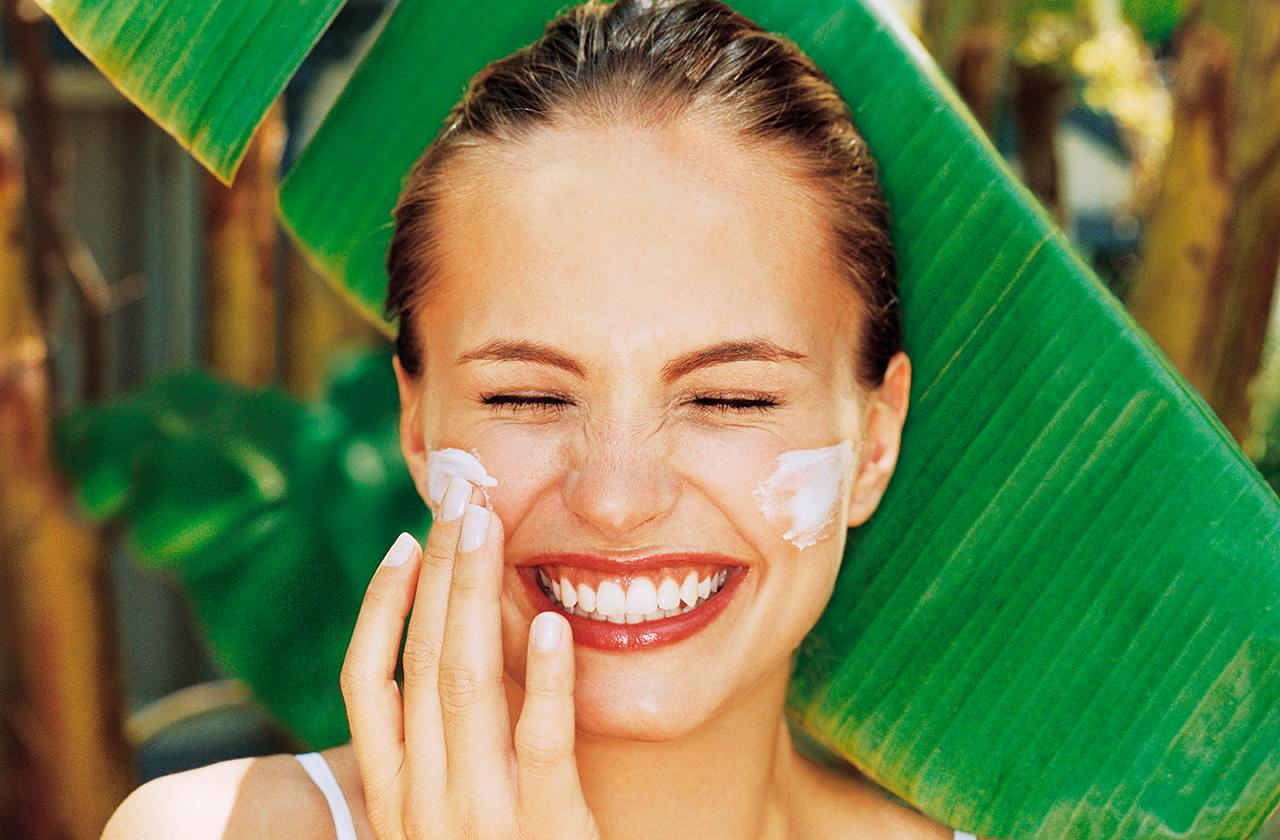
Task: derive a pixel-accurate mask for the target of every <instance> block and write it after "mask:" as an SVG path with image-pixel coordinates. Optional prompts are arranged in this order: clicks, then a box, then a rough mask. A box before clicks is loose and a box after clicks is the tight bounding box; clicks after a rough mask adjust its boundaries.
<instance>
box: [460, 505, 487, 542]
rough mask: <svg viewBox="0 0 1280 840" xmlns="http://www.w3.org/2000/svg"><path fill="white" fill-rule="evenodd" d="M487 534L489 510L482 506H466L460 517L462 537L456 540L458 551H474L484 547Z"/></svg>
mask: <svg viewBox="0 0 1280 840" xmlns="http://www.w3.org/2000/svg"><path fill="white" fill-rule="evenodd" d="M488 533H489V509H488V508H486V507H484V506H483V505H474V504H468V505H467V512H466V513H465V514H463V516H462V535H461V536H460V537H459V538H458V550H459V551H475V550H476V549H477V548H479V547H480V546H482V545H484V539H485V536H486V535H487V534H488Z"/></svg>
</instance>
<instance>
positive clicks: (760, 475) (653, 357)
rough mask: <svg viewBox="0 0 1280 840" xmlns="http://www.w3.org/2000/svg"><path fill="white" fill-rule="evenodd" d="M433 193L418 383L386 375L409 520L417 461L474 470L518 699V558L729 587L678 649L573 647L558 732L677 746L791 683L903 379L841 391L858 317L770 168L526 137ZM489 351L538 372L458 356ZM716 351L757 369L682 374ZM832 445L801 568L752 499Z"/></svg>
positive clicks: (587, 574) (692, 147)
mask: <svg viewBox="0 0 1280 840" xmlns="http://www.w3.org/2000/svg"><path fill="white" fill-rule="evenodd" d="M450 178H451V186H452V189H451V190H450V191H449V192H448V196H447V198H446V199H445V203H444V206H443V207H442V208H441V209H442V213H441V216H440V217H439V219H438V222H439V224H441V225H442V230H443V231H444V234H443V236H444V239H443V248H442V250H443V253H441V254H440V255H439V256H438V262H437V265H438V266H439V268H440V271H441V274H440V275H439V276H437V277H434V278H433V280H432V282H433V286H432V288H431V292H430V295H431V297H430V300H429V301H428V302H427V304H426V305H425V306H424V307H422V308H421V309H420V310H418V311H417V312H415V313H414V316H413V317H414V318H415V327H416V330H417V332H418V334H419V336H421V339H422V346H423V350H424V369H423V375H422V376H421V377H419V378H416V379H409V378H407V377H406V376H405V375H404V373H403V370H402V369H401V368H400V367H399V364H398V361H397V366H396V367H397V376H398V377H399V379H400V386H401V398H402V403H403V408H404V413H403V417H402V427H401V431H402V441H403V448H404V452H405V457H406V459H407V460H408V463H409V465H410V469H411V470H412V471H413V474H414V476H415V479H416V481H417V484H418V487H419V490H420V492H421V493H422V494H423V497H424V499H426V498H427V492H426V491H427V463H428V457H429V453H430V451H431V450H438V449H443V448H449V447H453V448H458V449H462V450H467V451H471V452H475V453H477V454H478V457H479V460H480V462H481V463H482V464H483V466H484V468H485V469H486V470H487V472H488V473H489V475H491V476H493V477H494V478H496V479H497V482H498V483H497V485H496V486H495V487H492V488H489V489H488V493H489V497H490V500H491V503H492V505H493V509H494V511H495V512H496V513H497V514H498V515H499V516H500V517H501V519H502V522H503V525H504V529H505V539H506V546H505V562H506V567H507V568H506V570H505V573H504V584H503V594H502V599H501V603H500V604H497V605H495V607H496V608H498V609H499V610H500V614H501V619H502V629H503V655H504V661H505V663H506V669H507V673H508V674H509V675H510V676H511V677H512V678H513V679H515V680H516V681H517V682H518V683H520V684H523V678H524V655H525V644H526V638H527V632H528V627H529V623H530V621H531V620H532V619H533V617H534V616H535V615H536V614H537V613H538V612H539V611H540V610H541V609H544V608H548V605H547V603H546V602H545V600H539V599H540V598H545V596H541V595H540V594H539V593H538V592H537V591H536V590H533V591H531V588H530V585H529V582H528V579H522V576H521V573H520V572H518V571H517V570H518V568H520V567H523V568H524V572H525V573H526V574H528V572H529V571H530V568H529V565H528V564H529V563H530V562H531V559H533V558H535V557H536V556H537V555H543V554H546V553H549V552H574V553H584V554H594V555H601V556H604V557H606V558H610V559H613V560H618V559H619V558H621V559H622V560H626V559H634V558H635V557H638V556H646V555H652V554H656V553H667V552H679V551H692V552H707V553H714V554H717V555H722V556H723V557H724V558H728V559H727V560H726V561H725V562H731V563H732V564H735V565H736V566H739V567H741V568H740V570H738V571H737V572H735V574H739V575H740V578H739V579H738V580H737V582H736V584H735V585H734V586H733V587H728V586H726V587H725V589H724V591H723V592H721V593H719V594H717V595H716V596H715V597H716V598H721V597H722V598H724V603H723V604H722V605H721V609H720V610H719V611H718V612H717V613H716V614H715V617H714V618H713V619H712V620H711V621H709V622H707V623H705V624H704V625H701V626H699V627H698V629H696V631H695V632H693V633H692V634H691V635H687V636H685V637H684V638H681V639H679V640H678V641H668V642H667V643H663V644H656V645H650V646H643V647H637V648H634V649H629V650H616V649H615V650H609V649H601V648H595V647H589V646H586V645H582V644H579V645H578V646H577V684H576V701H577V715H578V718H577V721H578V726H579V728H580V729H582V730H583V731H584V732H588V733H592V734H597V735H611V736H619V737H629V738H635V739H642V740H655V739H661V738H670V737H676V736H678V735H680V734H682V733H685V732H687V731H689V730H690V729H692V728H694V727H696V726H697V725H698V724H700V723H702V722H704V721H706V720H707V719H708V718H710V717H711V716H712V715H713V714H715V712H716V710H717V709H719V708H721V707H722V706H723V705H724V704H726V703H728V702H731V701H732V700H733V699H735V698H738V697H740V696H742V695H743V693H745V692H749V691H750V690H751V688H752V686H753V685H754V684H755V683H756V682H757V681H759V680H760V679H761V678H762V677H764V676H765V675H767V674H770V673H776V672H777V669H778V668H780V667H789V662H790V654H791V652H792V651H793V649H794V648H795V647H796V646H797V645H799V643H800V641H801V640H802V639H803V637H804V636H805V634H806V633H807V632H808V631H809V630H810V628H811V627H812V626H813V625H814V623H815V622H816V620H817V618H818V616H819V614H820V613H821V612H822V609H823V607H824V605H825V604H826V602H827V600H828V598H829V596H830V594H831V591H832V587H833V585H834V581H835V577H836V572H837V569H838V567H839V564H840V560H841V556H842V552H843V548H844V544H845V537H846V529H847V528H848V527H852V526H855V525H858V524H861V522H862V521H864V520H865V519H866V518H867V517H868V516H870V514H871V512H872V511H873V510H874V508H875V506H876V504H877V503H878V501H879V499H880V496H881V494H882V493H883V490H884V488H885V485H886V484H887V482H888V480H889V476H890V474H891V472H892V469H893V465H894V463H895V461H896V457H897V451H898V440H899V434H900V430H901V426H902V419H903V416H904V415H905V411H906V400H907V392H908V389H909V381H910V380H909V370H910V369H909V365H908V363H907V359H906V356H905V355H904V354H899V355H898V356H897V357H895V359H894V362H893V364H892V365H891V367H890V372H889V376H888V377H887V378H886V381H885V384H884V385H882V386H881V387H880V388H879V389H878V390H877V391H875V392H866V391H862V390H860V389H859V388H858V387H857V386H856V384H855V381H854V375H853V371H854V365H855V363H856V361H857V351H856V338H857V333H858V330H859V329H860V328H861V316H860V314H859V310H858V308H857V304H856V299H855V297H854V292H853V291H852V287H851V285H850V284H849V281H848V280H847V279H844V278H840V277H836V276H834V275H833V274H832V270H831V269H830V268H829V266H828V265H827V263H826V261H825V260H824V259H823V258H822V257H823V254H824V253H825V251H824V249H827V248H829V247H830V246H829V242H828V239H827V238H826V236H827V234H826V233H825V232H824V228H823V227H822V226H821V225H820V221H819V220H820V218H821V217H820V215H819V212H820V211H819V210H818V209H817V208H816V207H814V206H812V205H811V204H810V197H809V194H808V193H807V192H806V190H805V188H804V187H803V186H802V185H800V184H799V183H798V182H795V181H793V180H791V179H790V177H789V176H786V175H784V174H783V173H782V172H781V171H780V170H777V169H775V168H774V167H773V165H772V162H771V160H770V159H769V157H768V156H765V155H761V154H758V153H753V152H749V151H746V150H743V149H741V148H736V147H733V146H731V145H730V144H729V138H728V137H727V136H725V135H722V134H720V133H718V132H716V131H713V130H709V129H707V128H704V127H699V126H698V125H696V124H694V123H692V122H683V123H680V124H678V125H675V126H672V127H668V128H662V129H639V128H630V127H613V128H608V129H591V130H587V129H576V128H575V129H568V128H560V127H557V128H555V129H545V130H542V131H540V132H539V133H537V134H535V135H534V136H533V137H531V138H530V139H527V140H525V141H522V142H521V143H520V145H519V146H518V147H510V148H508V149H505V150H503V151H497V150H495V149H493V148H485V149H482V150H480V151H478V152H476V153H475V156H474V157H472V158H469V159H468V160H466V161H455V164H454V165H453V168H452V169H451V170H450ZM499 341H500V342H505V343H506V347H507V349H508V351H510V350H511V348H513V347H518V346H519V345H522V344H524V343H528V344H529V347H532V348H535V349H537V350H539V351H540V352H539V353H531V352H529V347H526V348H524V349H523V350H521V351H520V352H515V353H511V352H508V353H506V354H489V355H484V354H483V353H482V352H481V351H482V350H483V349H484V348H486V346H487V347H488V348H489V349H490V350H492V349H493V348H494V347H495V345H494V344H493V342H499ZM725 342H756V344H755V345H749V348H753V349H752V350H751V352H744V351H742V350H739V351H738V352H736V353H731V354H730V355H729V356H715V355H704V356H701V357H699V356H698V355H697V354H698V351H701V350H704V349H706V348H712V347H714V346H715V345H720V344H723V343H725ZM775 346H776V348H782V352H781V353H775V354H774V355H772V356H770V357H767V358H763V357H761V358H757V356H762V355H767V354H761V353H760V352H759V351H760V348H761V347H775ZM552 353H554V356H553V357H552V356H550V355H549V354H552ZM503 355H505V356H507V357H506V358H503V357H502V356H503ZM471 356H476V357H475V358H469V357H471ZM552 359H554V360H558V361H559V364H555V363H550V361H551V360H552ZM673 363H674V364H673ZM516 398H525V399H530V400H534V401H535V403H534V404H533V405H525V406H520V405H516V404H514V403H513V401H514V400H515V399H516ZM715 400H730V401H733V400H738V401H743V400H762V401H765V402H769V401H772V402H774V403H776V405H772V406H766V407H763V408H761V407H759V406H756V407H747V408H745V409H743V410H735V409H734V408H731V407H730V408H727V409H726V408H725V407H724V405H725V404H724V403H721V404H719V407H717V404H716V403H715ZM741 404H742V403H741V402H737V403H733V402H730V403H729V405H730V406H732V405H741ZM846 440H847V441H848V442H849V443H851V446H852V448H851V452H852V454H853V455H854V456H855V459H854V461H852V462H848V463H847V464H846V465H845V466H846V467H847V469H846V470H844V472H846V473H847V474H846V475H842V476H840V478H839V481H838V482H837V485H836V486H834V487H833V488H832V493H831V495H832V501H833V504H834V508H833V511H834V514H835V521H834V522H833V523H832V524H831V525H830V526H829V527H827V528H825V530H824V531H823V532H822V534H821V536H820V538H818V539H817V541H816V542H813V543H812V544H810V545H806V546H805V547H803V548H800V547H798V543H801V542H803V540H796V539H795V538H794V535H792V538H791V539H788V538H786V537H784V532H785V531H786V530H787V527H788V525H790V524H791V523H790V521H789V520H787V519H786V518H785V517H783V518H778V517H776V516H775V517H774V518H773V519H770V518H769V517H768V516H766V514H765V512H764V510H763V509H762V504H761V500H762V496H761V493H762V492H764V491H763V490H762V489H761V488H766V487H767V486H769V485H768V482H769V480H770V477H771V476H775V474H776V472H777V471H778V468H779V464H780V461H779V456H782V455H783V454H784V453H787V452H791V451H794V450H812V449H819V448H827V447H832V446H834V445H836V444H840V443H841V442H842V441H846ZM831 463H838V462H830V461H828V462H827V465H828V466H827V468H828V470H830V464H831ZM820 471H821V470H820V469H819V470H818V472H820ZM815 492H819V493H820V492H822V491H820V490H819V491H815ZM568 571H569V572H570V573H571V574H572V573H574V570H573V569H572V568H570V569H569V570H568ZM578 574H580V575H581V576H582V577H583V578H584V579H589V580H591V581H592V582H594V583H595V584H597V585H600V586H602V585H603V584H602V583H601V580H602V579H603V578H610V577H613V578H616V579H617V580H618V581H619V582H620V584H622V588H623V590H624V591H625V590H626V586H625V585H626V584H627V582H628V580H629V576H628V574H627V573H626V570H625V569H622V568H621V567H620V568H619V571H617V572H616V573H615V572H610V571H605V572H601V571H600V570H598V569H596V570H586V569H583V570H582V571H581V572H579V573H578ZM677 582H680V581H677ZM654 583H655V585H660V583H661V581H660V579H659V578H654ZM708 603H710V602H708ZM697 609H704V607H698V608H697ZM695 612H696V610H695ZM586 620H588V619H585V618H584V619H583V621H586ZM608 626H609V627H614V626H617V625H614V624H609V625H608ZM641 626H642V625H629V626H627V629H628V631H632V630H635V629H636V628H638V627H641Z"/></svg>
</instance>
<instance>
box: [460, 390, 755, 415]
mask: <svg viewBox="0 0 1280 840" xmlns="http://www.w3.org/2000/svg"><path fill="white" fill-rule="evenodd" d="M480 401H481V402H482V403H484V404H485V405H488V406H489V407H491V408H492V409H493V410H494V411H495V412H501V411H502V410H503V409H504V408H506V409H510V410H511V412H512V413H515V414H518V413H520V412H521V411H535V412H538V413H547V414H552V413H555V412H557V411H559V410H560V409H562V408H564V406H566V405H568V404H569V402H570V401H569V400H567V399H565V398H563V397H554V396H534V397H523V396H519V395H516V394H489V395H486V396H483V397H481V400H480ZM699 401H701V402H702V405H701V406H700V407H701V408H703V409H705V410H707V411H711V412H714V413H718V414H730V413H732V414H749V413H751V412H760V413H762V414H763V413H766V412H768V411H770V410H772V409H774V408H776V407H777V406H778V405H779V404H780V403H779V402H778V400H776V399H774V398H773V397H768V396H765V395H763V394H761V395H758V396H750V397H713V396H711V395H708V394H701V395H697V396H694V397H693V399H692V400H691V402H695V403H697V402H699Z"/></svg>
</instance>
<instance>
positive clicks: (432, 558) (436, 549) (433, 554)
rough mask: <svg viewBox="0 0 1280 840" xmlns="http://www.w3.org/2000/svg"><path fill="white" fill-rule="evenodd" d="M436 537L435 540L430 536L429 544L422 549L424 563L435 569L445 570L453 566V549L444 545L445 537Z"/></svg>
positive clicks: (438, 535) (437, 535)
mask: <svg viewBox="0 0 1280 840" xmlns="http://www.w3.org/2000/svg"><path fill="white" fill-rule="evenodd" d="M434 530H435V529H434V528H432V531H434ZM436 537H437V539H434V540H433V539H431V538H430V536H428V538H427V544H426V546H425V547H424V548H423V549H422V562H423V565H426V566H430V567H431V568H433V569H445V568H448V567H450V566H452V565H453V547H452V546H449V545H445V544H444V543H442V542H441V540H442V539H443V537H441V535H440V534H438V533H437V534H436Z"/></svg>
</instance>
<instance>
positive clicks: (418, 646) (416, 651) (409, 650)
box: [401, 639, 440, 680]
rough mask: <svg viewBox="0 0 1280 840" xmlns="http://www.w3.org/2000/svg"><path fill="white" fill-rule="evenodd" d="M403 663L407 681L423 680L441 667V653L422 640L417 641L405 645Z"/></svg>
mask: <svg viewBox="0 0 1280 840" xmlns="http://www.w3.org/2000/svg"><path fill="white" fill-rule="evenodd" d="M401 662H403V663H404V676H405V679H415V680H416V679H421V678H422V677H426V676H429V675H431V674H433V673H435V671H436V669H437V668H438V667H439V666H440V652H439V651H437V650H436V649H435V648H433V647H432V646H431V645H429V644H427V643H426V642H424V641H422V640H421V639H415V640H412V643H411V644H406V645H405V648H404V655H403V656H402V657H401Z"/></svg>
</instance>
